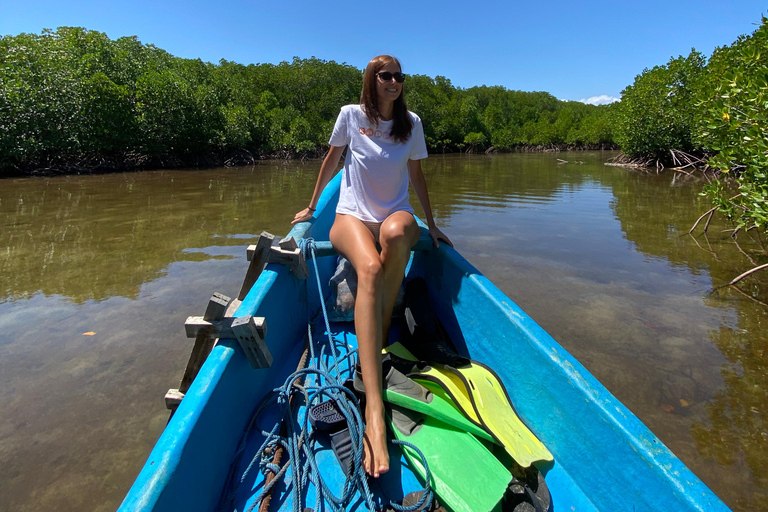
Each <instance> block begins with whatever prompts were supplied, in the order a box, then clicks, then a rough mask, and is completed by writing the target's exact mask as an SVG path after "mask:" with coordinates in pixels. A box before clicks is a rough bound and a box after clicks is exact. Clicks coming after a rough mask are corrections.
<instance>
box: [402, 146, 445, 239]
mask: <svg viewBox="0 0 768 512" xmlns="http://www.w3.org/2000/svg"><path fill="white" fill-rule="evenodd" d="M408 176H409V177H410V179H411V185H413V190H415V191H416V196H417V197H418V198H419V202H420V203H421V207H422V208H423V209H424V215H426V217H427V226H428V227H429V234H430V235H431V236H432V241H433V242H434V244H435V247H440V242H439V241H438V240H443V241H445V243H447V244H448V245H450V246H451V247H453V243H451V241H450V239H449V238H448V237H447V236H445V234H444V233H443V232H442V231H440V228H438V227H437V225H436V224H435V219H434V218H433V217H432V206H431V205H430V204H429V192H428V191H427V180H426V179H424V173H423V172H421V160H408Z"/></svg>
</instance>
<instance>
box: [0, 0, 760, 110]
mask: <svg viewBox="0 0 768 512" xmlns="http://www.w3.org/2000/svg"><path fill="white" fill-rule="evenodd" d="M764 13H766V4H765V2H760V1H757V0H717V1H712V0H679V1H678V0H666V1H659V0H645V1H642V2H640V1H625V0H614V1H610V2H609V1H603V0H591V1H582V2H576V1H571V2H566V1H562V0H539V1H531V2H525V3H523V2H519V1H517V0H512V1H507V2H500V1H495V2H490V1H486V0H474V1H471V0H470V1H462V2H456V1H453V0H445V1H440V2H437V1H424V2H419V1H418V0H410V1H400V0H397V1H390V2H352V1H349V0H341V1H337V2H322V1H317V0H314V1H304V0H282V1H280V0H272V1H270V2H262V1H255V0H254V1H250V2H246V1H232V0H223V1H220V2H211V1H206V2H203V1H200V0H185V1H179V0H175V1H163V0H154V1H146V0H133V1H130V2H128V1H124V0H123V1H110V0H100V1H96V0H82V1H73V2H64V1H62V0H55V1H54V0H21V1H20V0H0V34H3V35H16V34H19V33H21V32H32V33H40V31H41V30H42V29H43V28H56V27H59V26H81V27H85V28H88V29H91V30H97V31H100V32H105V33H106V34H107V35H108V36H109V37H111V38H118V37H121V36H133V35H135V36H138V38H139V40H140V41H142V42H143V43H145V44H149V43H151V44H154V45H156V46H158V47H160V48H163V49H164V50H167V51H168V52H170V53H172V54H173V55H176V56H179V57H188V58H201V59H203V60H205V61H209V62H214V63H216V62H218V61H219V60H220V59H222V58H224V59H227V60H230V61H235V62H239V63H243V64H248V63H260V62H270V63H279V62H281V61H284V60H288V61H290V60H291V59H292V58H293V57H294V56H298V57H302V58H308V57H312V56H314V57H318V58H321V59H324V60H334V61H337V62H346V63H347V64H351V65H353V66H356V67H358V68H361V69H362V68H363V67H364V66H365V65H366V63H367V62H368V60H370V58H371V57H373V56H374V55H378V54H381V53H388V54H392V55H395V56H397V57H398V58H399V59H400V60H401V61H402V63H403V68H404V71H405V72H406V73H411V74H423V75H429V76H432V77H434V76H436V75H442V76H445V77H447V78H449V79H450V80H451V82H452V83H453V84H454V85H456V86H459V87H472V86H474V85H501V86H504V87H506V88H508V89H516V90H522V91H547V92H549V93H551V94H553V95H555V96H556V97H558V98H560V99H565V100H584V99H588V98H592V97H598V96H601V95H605V96H608V97H619V96H620V94H621V91H622V89H623V88H624V87H626V86H627V85H629V84H631V83H632V82H633V80H634V77H635V76H636V75H637V74H639V73H641V72H642V71H643V69H644V68H646V67H653V66H655V65H658V64H664V63H666V62H667V61H668V60H669V59H670V57H677V56H678V55H681V54H682V55H687V54H688V53H689V52H690V50H691V48H692V47H695V48H696V49H697V50H699V51H700V52H702V53H704V54H705V55H706V56H709V55H710V54H711V53H712V50H714V48H715V47H717V46H723V45H730V44H731V43H733V41H735V40H736V38H737V37H738V36H739V35H740V34H748V33H751V32H753V31H754V30H755V29H756V28H757V26H756V25H755V23H757V22H759V21H760V16H761V14H764Z"/></svg>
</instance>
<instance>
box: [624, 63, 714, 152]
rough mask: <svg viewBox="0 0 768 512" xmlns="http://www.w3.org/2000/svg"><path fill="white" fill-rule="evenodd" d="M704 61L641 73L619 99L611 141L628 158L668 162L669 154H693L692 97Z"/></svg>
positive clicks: (665, 66)
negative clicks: (674, 152)
mask: <svg viewBox="0 0 768 512" xmlns="http://www.w3.org/2000/svg"><path fill="white" fill-rule="evenodd" d="M704 64H705V59H704V57H703V56H702V55H701V54H700V53H699V52H697V51H696V50H691V53H690V55H688V57H682V56H680V57H678V58H676V59H671V60H670V61H669V63H667V64H666V65H664V66H656V67H654V68H653V69H646V70H644V71H643V72H642V74H640V75H638V76H637V77H636V78H635V82H634V84H632V85H630V86H627V88H626V89H624V90H623V91H622V93H621V95H622V97H621V102H620V103H619V104H618V105H617V106H616V108H615V111H614V116H613V119H612V125H613V135H614V140H615V141H616V143H617V144H618V145H619V146H620V147H621V149H622V151H623V152H624V153H626V154H627V155H629V156H630V157H634V158H637V157H640V158H660V159H665V158H667V157H668V151H669V150H670V149H678V150H682V151H692V150H694V142H693V140H694V126H695V115H696V106H695V101H694V95H695V94H696V91H697V88H698V87H699V84H700V83H701V78H702V76H703V73H704Z"/></svg>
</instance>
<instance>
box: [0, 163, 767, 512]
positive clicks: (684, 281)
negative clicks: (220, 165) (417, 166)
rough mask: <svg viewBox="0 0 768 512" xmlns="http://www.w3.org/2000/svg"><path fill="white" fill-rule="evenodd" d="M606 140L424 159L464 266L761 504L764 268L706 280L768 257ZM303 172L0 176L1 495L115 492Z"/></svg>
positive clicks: (655, 426) (737, 491)
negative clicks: (584, 147)
mask: <svg viewBox="0 0 768 512" xmlns="http://www.w3.org/2000/svg"><path fill="white" fill-rule="evenodd" d="M609 156H611V155H609V154H607V153H599V152H595V153H590V152H584V153H560V154H557V155H554V154H525V155H493V156H473V157H466V156H446V157H441V156H432V157H430V158H429V159H428V160H427V161H426V162H425V165H424V169H425V173H426V175H427V179H428V181H429V183H430V193H431V197H432V202H433V206H434V210H435V214H436V218H437V220H438V223H439V224H440V225H441V226H443V227H444V228H445V231H446V232H447V234H448V235H449V236H450V237H451V239H452V240H453V242H454V244H455V245H456V247H457V249H458V250H459V251H460V252H461V253H462V254H463V255H464V256H465V257H466V258H467V259H468V260H469V261H470V262H472V263H473V264H474V265H475V266H476V267H478V268H479V269H480V270H481V271H483V272H484V273H485V274H486V275H487V276H488V277H489V278H490V279H491V280H493V281H494V282H495V283H496V284H497V285H498V286H499V287H500V288H501V289H502V290H503V291H504V292H505V293H507V294H508V295H509V296H510V297H511V298H512V299H513V300H514V301H515V302H517V303H518V304H519V305H520V306H521V307H523V309H525V310H526V311H527V312H528V313H529V314H530V315H531V316H532V317H533V318H534V319H535V320H536V321H537V322H539V324H541V325H542V327H544V328H545V329H546V330H547V331H548V332H550V333H551V334H552V335H553V336H554V337H555V339H557V340H558V341H559V342H560V343H561V344H562V345H563V346H564V347H565V348H566V349H568V350H569V351H570V352H571V353H573V354H574V355H575V356H576V357H577V358H578V359H579V360H580V361H581V362H582V363H583V364H584V365H585V366H586V367H587V368H588V369H589V370H590V371H591V372H592V373H593V374H595V376H596V377H597V378H598V379H600V380H601V381H602V382H603V383H604V384H605V385H606V386H607V387H608V389H610V390H611V391H612V392H613V393H614V394H615V395H616V396H617V397H618V398H619V399H620V400H621V401H622V402H624V403H625V404H626V405H627V406H628V407H629V408H630V409H631V410H632V411H633V412H634V413H635V414H637V415H638V416H639V417H640V419H641V420H643V421H644V422H645V423H646V424H647V425H648V426H649V427H650V428H651V430H653V431H654V432H655V433H656V434H657V435H658V436H659V437H660V438H661V439H662V441H664V442H665V443H666V444H667V445H668V446H669V447H670V448H671V449H672V450H673V451H674V452H675V453H676V454H677V455H678V456H679V457H680V458H682V460H683V461H684V462H685V463H686V464H687V465H688V466H689V467H690V468H691V469H692V470H693V471H694V472H695V473H696V474H697V475H698V476H699V477H701V478H702V479H703V480H704V481H705V482H706V483H707V484H708V485H709V486H710V487H712V489H713V490H714V491H715V492H716V493H717V494H718V495H719V496H720V497H721V498H722V499H723V500H725V502H726V503H727V504H728V505H729V506H730V507H731V508H733V509H734V510H738V511H747V510H768V421H767V419H768V411H767V410H766V409H767V407H766V406H767V405H768V392H767V391H766V390H768V371H766V367H767V366H768V329H767V328H766V324H767V322H768V305H766V304H768V276H766V275H762V276H761V275H759V274H757V275H755V276H754V277H752V278H748V279H747V280H745V281H744V282H742V284H741V289H740V290H733V289H723V290H719V291H717V292H715V293H711V291H712V289H713V288H715V287H717V286H719V285H722V284H725V283H727V282H728V280H730V279H731V278H733V277H734V276H736V275H738V274H740V273H741V272H743V271H744V270H747V269H748V268H751V267H752V266H754V264H761V263H765V262H766V261H768V257H766V256H765V253H764V252H762V250H761V249H760V245H759V244H758V243H757V242H755V241H753V240H751V239H750V238H749V237H748V236H747V235H746V234H742V235H740V236H739V237H738V242H739V243H738V244H736V243H734V242H733V241H732V240H731V238H730V237H729V236H728V233H723V232H722V230H723V229H726V228H728V226H727V225H725V224H723V223H717V222H715V223H713V225H712V226H711V227H710V228H709V235H708V237H704V236H702V235H699V236H697V237H696V238H694V237H691V236H688V235H687V231H688V229H689V227H690V226H691V225H692V224H693V222H694V221H695V220H696V218H697V217H698V216H699V215H700V214H701V213H702V212H703V211H705V210H706V209H707V208H708V207H709V206H708V204H707V202H706V199H704V198H701V197H699V196H698V192H699V191H700V189H701V183H700V182H697V181H695V180H692V179H689V178H688V179H686V180H683V179H681V177H680V176H678V178H677V179H674V180H673V175H672V174H671V173H666V174H662V175H659V176H657V175H646V174H644V173H640V172H637V171H627V170H624V169H618V168H613V167H606V166H604V165H603V162H604V161H605V160H606V159H607V158H608V157H609ZM558 158H560V159H562V160H567V161H568V163H565V164H563V163H558V160H557V159H558ZM318 168H319V162H308V163H303V164H301V163H289V164H281V163H264V164H261V165H258V166H255V167H245V168H237V169H213V170H202V171H156V172H142V173H133V174H114V175H106V176H86V177H80V176H71V177H60V178H28V179H17V180H0V510H2V511H26V510H57V511H82V510H98V511H102V510H104V511H108V510H115V509H116V508H117V507H118V506H119V504H120V502H121V500H122V498H123V496H124V495H125V493H126V492H127V491H128V489H129V487H130V485H131V483H132V481H133V479H134V478H135V477H136V475H137V474H138V472H139V470H140V469H141V466H142V465H143V463H144V461H145V459H146V456H147V455H148V454H149V451H150V450H151V448H152V446H153V445H154V442H155V441H156V439H157V438H158V436H159V435H160V432H161V431H162V429H163V427H164V425H165V422H166V420H167V417H168V414H167V412H166V411H165V409H164V404H163V395H164V393H165V391H166V390H167V389H168V388H172V387H177V385H178V381H179V379H180V378H181V373H182V370H183V367H184V364H185V363H186V359H187V357H188V355H189V351H190V350H191V347H192V344H191V341H190V340H186V339H185V337H184V329H183V322H184V319H185V318H186V317H187V316H188V315H197V314H202V311H203V310H204V308H205V305H206V303H207V300H208V298H209V297H210V295H211V293H213V292H214V291H220V292H223V293H225V294H229V295H232V294H236V293H237V290H238V289H239V284H240V281H241V280H242V277H243V275H244V273H245V269H246V266H247V265H246V263H247V262H246V260H245V246H246V245H247V244H248V243H252V241H253V240H254V239H255V237H256V235H258V234H259V233H260V232H261V231H265V230H266V231H270V232H272V233H275V234H284V233H286V232H287V231H288V230H289V227H290V226H289V223H290V220H291V219H292V218H293V214H294V212H295V211H297V210H299V209H301V207H303V206H304V205H305V204H306V202H307V201H308V199H309V196H310V194H311V190H312V187H313V186H314V180H315V177H316V173H317V170H318ZM413 201H414V204H416V200H415V198H414V200H413ZM761 302H762V303H761Z"/></svg>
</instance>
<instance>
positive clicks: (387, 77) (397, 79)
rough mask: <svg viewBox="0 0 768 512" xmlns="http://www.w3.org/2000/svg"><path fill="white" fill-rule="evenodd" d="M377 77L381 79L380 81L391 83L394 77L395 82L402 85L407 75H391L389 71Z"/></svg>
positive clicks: (378, 74)
mask: <svg viewBox="0 0 768 512" xmlns="http://www.w3.org/2000/svg"><path fill="white" fill-rule="evenodd" d="M376 76H377V77H379V80H381V81H382V82H389V81H390V80H392V78H393V77H394V79H395V82H397V83H399V84H401V83H403V82H404V81H405V73H400V72H397V73H390V72H389V71H382V72H381V73H376Z"/></svg>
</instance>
